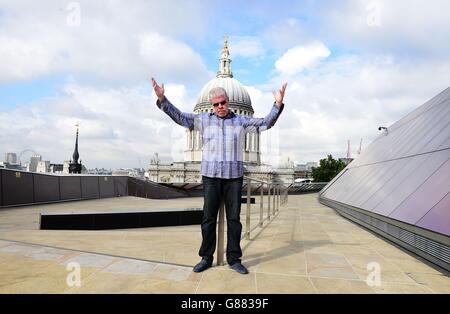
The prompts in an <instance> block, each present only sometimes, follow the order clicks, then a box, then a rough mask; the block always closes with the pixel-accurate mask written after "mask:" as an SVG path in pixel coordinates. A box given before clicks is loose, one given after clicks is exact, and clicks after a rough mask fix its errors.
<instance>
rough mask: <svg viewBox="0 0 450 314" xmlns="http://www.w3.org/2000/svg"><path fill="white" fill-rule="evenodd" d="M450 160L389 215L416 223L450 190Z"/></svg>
mask: <svg viewBox="0 0 450 314" xmlns="http://www.w3.org/2000/svg"><path fill="white" fill-rule="evenodd" d="M449 174H450V160H447V162H446V163H445V164H444V165H443V166H442V167H440V168H439V169H438V170H437V171H436V172H435V173H434V174H433V175H432V176H431V177H430V178H429V179H428V180H426V181H425V182H424V183H423V184H422V185H421V186H420V187H419V188H418V189H417V190H416V191H415V192H414V193H413V194H412V195H410V196H409V197H408V198H407V199H406V200H405V201H404V202H403V203H402V204H401V205H400V206H398V207H397V208H396V209H395V211H394V212H393V213H392V214H391V215H390V216H389V217H391V218H394V219H398V220H401V221H405V222H408V223H411V224H415V223H416V222H418V221H419V220H420V218H422V217H423V216H424V215H425V214H426V213H427V212H428V211H429V210H430V209H431V208H432V207H434V206H435V205H436V204H437V203H439V201H440V200H441V199H442V198H443V197H444V196H445V195H446V194H447V193H448V192H449V187H450V175H449Z"/></svg>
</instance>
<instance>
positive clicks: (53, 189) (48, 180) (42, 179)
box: [33, 174, 59, 203]
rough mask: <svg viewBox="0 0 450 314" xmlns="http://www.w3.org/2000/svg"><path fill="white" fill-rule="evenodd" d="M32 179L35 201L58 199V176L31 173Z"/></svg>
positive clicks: (53, 200)
mask: <svg viewBox="0 0 450 314" xmlns="http://www.w3.org/2000/svg"><path fill="white" fill-rule="evenodd" d="M33 181H34V201H35V202H36V203H42V202H55V201H59V177H56V176H49V175H45V174H33Z"/></svg>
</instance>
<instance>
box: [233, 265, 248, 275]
mask: <svg viewBox="0 0 450 314" xmlns="http://www.w3.org/2000/svg"><path fill="white" fill-rule="evenodd" d="M230 268H231V269H233V270H235V271H237V272H238V273H239V274H243V275H245V274H248V270H247V268H245V266H244V265H242V264H241V263H234V264H233V265H230Z"/></svg>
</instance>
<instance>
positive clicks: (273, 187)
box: [217, 176, 289, 265]
mask: <svg viewBox="0 0 450 314" xmlns="http://www.w3.org/2000/svg"><path fill="white" fill-rule="evenodd" d="M244 181H245V182H246V198H247V200H246V201H247V202H246V203H247V204H246V205H247V207H246V214H245V232H244V237H245V239H246V240H250V234H251V232H253V231H254V230H255V229H257V228H262V227H263V225H264V222H265V221H269V220H270V219H271V217H274V216H275V215H276V213H277V212H278V211H279V210H280V206H283V205H286V204H287V203H288V195H289V194H288V190H289V186H288V187H285V185H284V184H283V183H281V182H266V181H263V180H259V179H255V178H251V177H247V176H244ZM252 182H254V183H256V184H258V187H257V188H256V189H255V190H254V191H253V192H254V196H255V201H256V193H257V191H258V189H259V194H260V202H259V223H258V224H257V225H256V226H254V227H253V228H251V225H250V223H251V195H252ZM264 186H266V187H267V216H266V218H264ZM255 203H256V202H255ZM271 205H272V207H271ZM224 216H225V208H224V203H223V202H222V203H221V204H220V208H219V227H218V237H217V238H218V239H217V265H224V230H225V228H224V224H225V219H224Z"/></svg>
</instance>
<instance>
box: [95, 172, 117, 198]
mask: <svg viewBox="0 0 450 314" xmlns="http://www.w3.org/2000/svg"><path fill="white" fill-rule="evenodd" d="M98 180H99V185H100V197H113V196H114V195H115V194H114V178H113V177H99V178H98Z"/></svg>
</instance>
